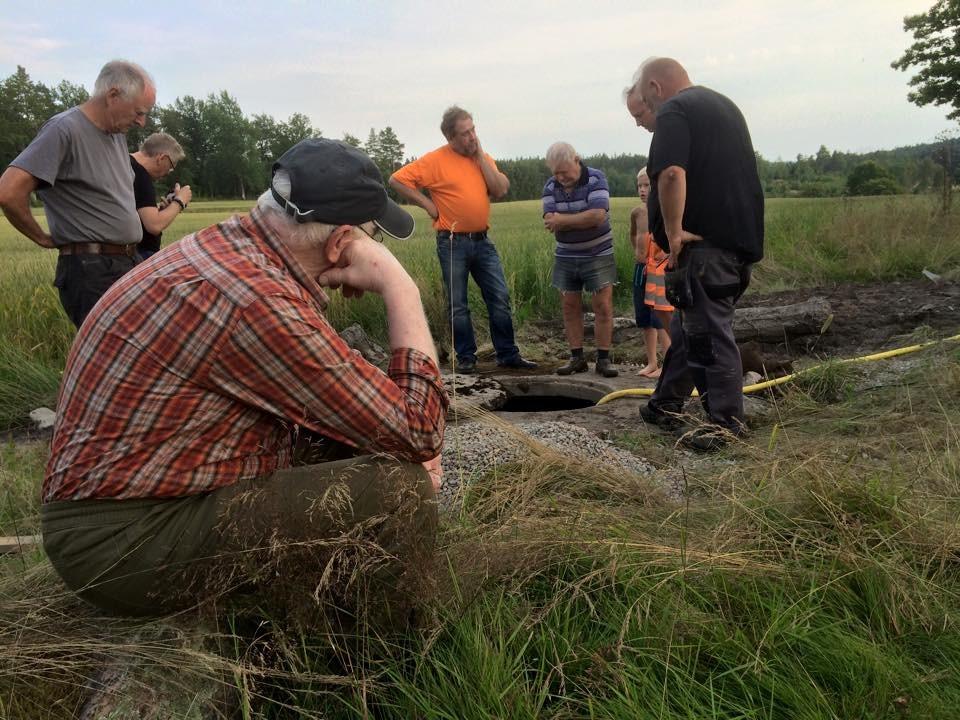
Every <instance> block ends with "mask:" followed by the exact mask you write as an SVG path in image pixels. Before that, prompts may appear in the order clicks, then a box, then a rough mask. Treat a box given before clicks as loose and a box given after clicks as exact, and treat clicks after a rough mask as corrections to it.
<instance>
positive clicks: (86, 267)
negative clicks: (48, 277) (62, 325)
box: [53, 255, 137, 329]
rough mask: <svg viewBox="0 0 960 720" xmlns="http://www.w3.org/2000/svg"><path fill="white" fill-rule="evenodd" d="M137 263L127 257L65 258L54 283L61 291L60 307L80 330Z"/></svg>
mask: <svg viewBox="0 0 960 720" xmlns="http://www.w3.org/2000/svg"><path fill="white" fill-rule="evenodd" d="M136 264H137V261H136V259H135V258H132V257H127V256H126V255H61V256H60V257H59V258H57V273H56V276H55V277H54V280H53V284H54V286H55V287H56V288H57V289H58V290H59V291H60V304H61V305H63V309H64V310H66V312H67V317H69V318H70V322H72V323H73V324H74V326H76V327H77V329H79V328H80V326H81V325H82V324H83V321H84V320H85V319H86V317H87V315H88V314H89V313H90V311H91V310H92V309H93V306H94V305H96V304H97V300H99V299H100V298H101V297H102V296H103V294H104V293H105V292H106V291H107V289H108V288H109V287H110V286H111V285H113V284H114V283H115V282H116V281H117V280H119V279H120V278H121V277H123V276H124V275H125V274H126V273H127V272H129V271H130V270H131V269H132V268H133V266H134V265H136Z"/></svg>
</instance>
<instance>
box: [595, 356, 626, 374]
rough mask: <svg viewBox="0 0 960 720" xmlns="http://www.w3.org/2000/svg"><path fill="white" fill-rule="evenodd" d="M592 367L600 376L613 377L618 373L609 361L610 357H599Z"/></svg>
mask: <svg viewBox="0 0 960 720" xmlns="http://www.w3.org/2000/svg"><path fill="white" fill-rule="evenodd" d="M593 369H594V370H595V371H596V373H597V375H600V376H602V377H609V378H613V377H616V376H617V375H619V374H620V371H619V370H617V369H616V368H615V367H614V366H613V364H612V363H611V362H610V358H599V359H598V360H597V364H596V365H595V366H594V368H593Z"/></svg>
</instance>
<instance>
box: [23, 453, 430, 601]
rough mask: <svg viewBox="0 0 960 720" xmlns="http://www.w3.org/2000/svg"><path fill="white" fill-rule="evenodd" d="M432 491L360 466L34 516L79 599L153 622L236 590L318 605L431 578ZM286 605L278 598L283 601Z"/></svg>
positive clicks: (419, 479) (296, 471)
mask: <svg viewBox="0 0 960 720" xmlns="http://www.w3.org/2000/svg"><path fill="white" fill-rule="evenodd" d="M436 522H437V511H436V502H435V496H434V490H433V485H432V483H431V481H430V479H429V477H428V476H427V473H426V471H425V470H424V469H423V467H422V466H421V465H419V464H415V463H403V462H398V461H396V460H393V459H389V458H384V457H380V456H371V455H367V456H363V457H358V458H351V459H346V460H339V461H336V462H326V463H322V464H316V465H303V466H300V467H293V468H289V469H285V470H281V471H278V472H276V473H274V474H273V475H271V476H270V477H268V478H262V479H254V480H246V481H242V482H239V483H237V484H235V485H231V486H228V487H223V488H220V489H218V490H215V491H213V492H209V493H205V494H202V495H195V496H188V497H183V498H171V499H143V500H140V499H136V500H79V501H62V502H53V503H48V504H46V505H44V506H42V508H41V527H42V531H43V544H44V548H45V550H46V552H47V555H48V557H49V558H50V561H51V562H52V563H53V566H54V568H55V569H56V570H57V572H58V573H59V574H60V576H61V577H62V578H63V580H64V582H65V583H66V584H67V586H68V587H69V588H70V589H71V590H73V591H74V592H76V593H77V594H78V595H79V596H80V597H82V598H84V599H85V600H87V601H89V602H91V603H92V604H94V605H96V606H98V607H100V608H102V609H104V610H106V611H108V612H111V613H114V614H121V615H155V614H163V613H169V612H172V611H176V610H178V609H182V608H185V607H189V606H191V605H194V604H196V603H198V602H200V601H203V600H205V599H208V598H210V597H217V596H220V595H224V594H228V593H230V592H233V591H235V590H239V589H243V591H244V592H254V593H257V592H259V591H260V590H263V591H265V592H266V591H268V590H269V591H270V592H268V593H267V594H268V595H273V596H275V595H277V594H278V593H277V592H276V591H278V590H283V589H285V588H286V587H287V586H288V585H289V586H290V587H291V588H292V587H293V586H297V585H299V586H301V587H305V588H306V589H307V592H308V593H309V595H310V596H312V597H314V598H315V599H317V598H319V597H320V596H322V595H325V594H326V591H327V589H329V590H331V591H332V592H334V593H335V592H337V591H338V590H339V591H342V590H344V589H345V588H347V587H350V588H354V589H355V588H356V585H357V583H356V581H357V578H358V577H360V576H362V579H363V581H364V583H365V584H366V585H367V586H368V587H370V588H371V589H373V590H374V591H376V592H383V593H390V592H393V591H394V590H396V589H397V587H398V586H400V585H402V584H403V582H404V581H405V580H409V579H410V575H411V573H413V574H415V573H417V572H420V571H422V570H423V569H425V568H426V567H428V566H429V557H430V556H432V551H433V543H434V539H435V533H436ZM281 594H282V593H281Z"/></svg>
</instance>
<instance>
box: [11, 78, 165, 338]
mask: <svg viewBox="0 0 960 720" xmlns="http://www.w3.org/2000/svg"><path fill="white" fill-rule="evenodd" d="M156 97H157V91H156V87H155V85H154V82H153V80H152V79H151V78H150V76H149V75H148V74H147V72H146V71H145V70H144V69H143V68H141V67H140V66H139V65H135V64H134V63H131V62H127V61H125V60H113V61H111V62H108V63H107V64H106V65H104V66H103V69H102V70H100V74H99V75H98V76H97V80H96V83H95V84H94V87H93V95H92V96H91V97H90V99H89V100H87V101H86V102H84V103H83V104H81V105H78V106H77V107H74V108H70V109H69V110H66V111H64V112H62V113H59V114H58V115H54V116H53V117H52V118H50V119H49V120H47V122H46V123H44V125H43V127H41V128H40V132H39V133H38V134H37V136H36V137H35V138H34V139H33V141H32V142H31V143H30V144H29V145H28V146H27V148H26V149H25V150H24V151H23V152H21V153H20V154H19V155H18V156H17V157H16V158H15V159H14V160H13V162H12V163H10V166H9V167H8V168H7V169H6V170H5V171H4V173H3V175H2V176H0V207H2V208H3V212H4V214H5V215H6V216H7V219H8V220H9V221H10V224H11V225H13V226H14V227H15V228H16V229H17V230H19V231H20V232H21V233H23V234H24V235H26V236H27V237H28V238H30V239H31V240H33V242H35V243H36V244H37V245H39V246H40V247H43V248H51V249H56V250H57V251H58V252H59V255H60V256H59V258H58V259H57V271H56V278H55V279H54V285H55V286H56V287H57V288H58V290H59V292H60V303H61V304H62V305H63V309H64V310H66V312H67V316H68V317H69V318H70V320H71V321H72V322H73V324H74V325H75V326H76V327H78V328H79V327H80V325H81V324H82V323H83V320H84V318H85V317H86V316H87V313H89V312H90V309H91V308H92V307H93V306H94V305H95V304H96V302H97V300H99V299H100V296H101V295H103V293H104V292H105V291H106V289H107V288H108V287H110V285H112V284H113V283H114V282H115V281H116V280H117V279H118V278H120V277H121V276H122V275H123V274H124V273H126V272H127V271H128V270H130V269H131V268H132V267H133V266H134V265H135V264H136V262H137V257H136V251H137V243H138V242H140V238H141V235H142V229H141V227H140V217H139V215H137V210H136V206H135V204H134V198H133V170H132V169H131V167H130V156H129V152H128V150H127V138H126V132H127V131H128V130H129V129H130V128H132V127H133V126H134V125H136V126H138V127H143V126H144V125H145V124H146V121H147V115H148V114H149V112H150V111H151V110H152V109H153V105H154V103H155V102H156ZM34 191H36V192H37V194H38V195H39V196H40V199H41V200H42V201H43V208H44V212H45V213H46V216H47V223H48V226H49V232H48V231H46V230H44V229H43V228H42V227H41V226H40V224H39V223H38V222H37V221H36V219H35V218H34V217H33V215H32V214H31V212H30V193H32V192H34Z"/></svg>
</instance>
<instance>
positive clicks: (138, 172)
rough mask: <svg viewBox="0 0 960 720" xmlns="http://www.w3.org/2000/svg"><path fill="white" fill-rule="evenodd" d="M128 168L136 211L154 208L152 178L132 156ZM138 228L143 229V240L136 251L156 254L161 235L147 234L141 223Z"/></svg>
mask: <svg viewBox="0 0 960 720" xmlns="http://www.w3.org/2000/svg"><path fill="white" fill-rule="evenodd" d="M130 167H132V168H133V199H134V200H135V201H136V204H137V210H139V209H140V208H142V207H156V206H157V191H156V189H155V188H154V187H153V178H152V177H150V173H148V172H147V171H146V170H145V169H144V167H143V165H141V164H140V163H138V162H137V161H136V160H135V159H134V157H133V155H131V156H130ZM140 227H141V228H143V239H142V240H140V244H139V245H137V250H144V251H146V252H157V250H159V249H160V236H161V235H163V233H160V234H159V235H152V234H151V233H148V232H147V229H146V228H145V227H143V222H142V221H141V222H140Z"/></svg>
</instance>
